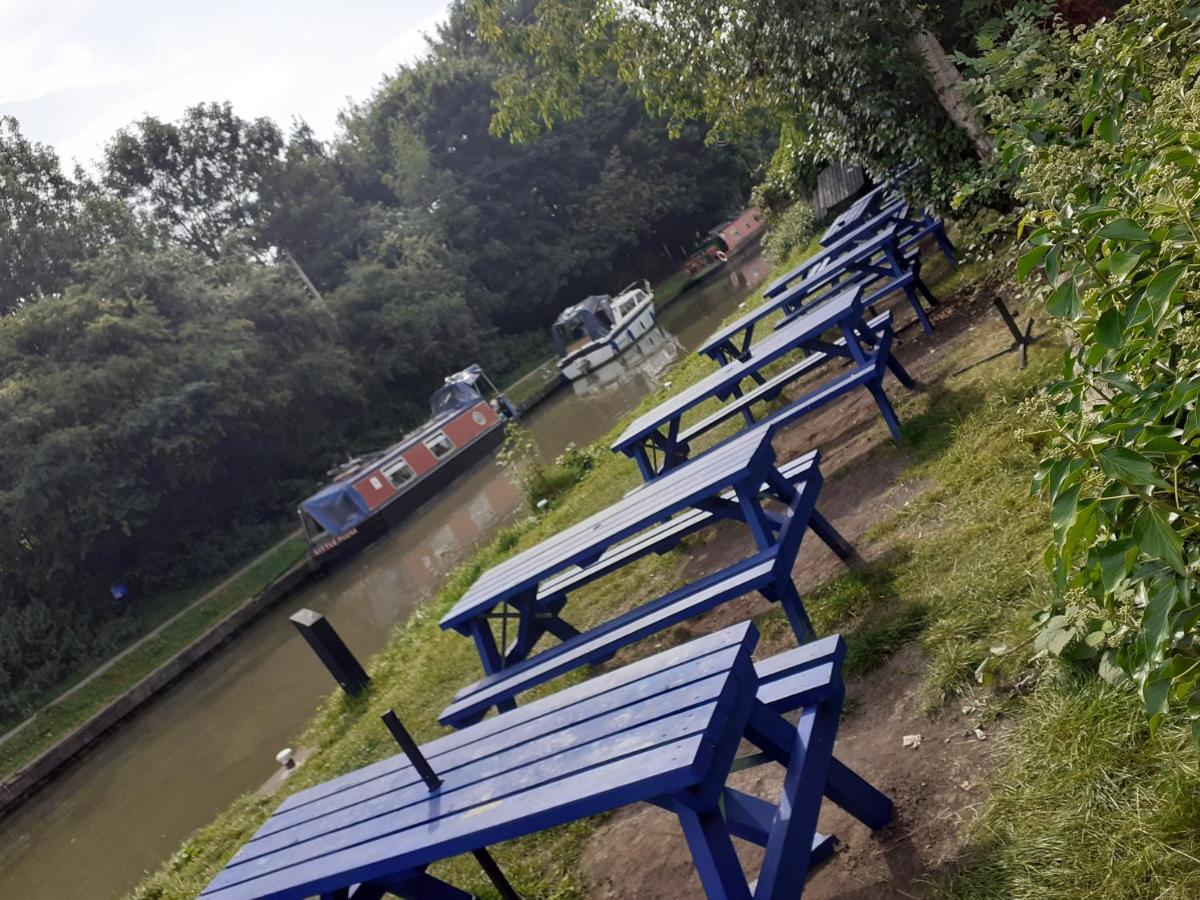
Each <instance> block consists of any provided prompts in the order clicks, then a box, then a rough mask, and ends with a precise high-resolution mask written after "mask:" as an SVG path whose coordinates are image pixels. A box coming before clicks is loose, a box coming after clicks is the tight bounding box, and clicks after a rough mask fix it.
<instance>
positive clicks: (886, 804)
mask: <svg viewBox="0 0 1200 900" xmlns="http://www.w3.org/2000/svg"><path fill="white" fill-rule="evenodd" d="M825 796H826V797H828V798H829V799H830V800H832V801H833V802H834V803H836V804H837V805H838V806H840V807H841V808H842V809H844V810H845V811H846V812H848V813H850V815H852V816H854V818H856V819H858V820H859V821H860V822H862V823H863V824H864V825H866V826H867V827H868V828H870V829H872V830H873V831H878V830H879V829H880V828H883V827H884V826H885V825H887V824H888V822H890V821H891V820H892V801H891V800H890V799H889V798H888V796H887V795H886V794H884V793H883V792H882V791H880V790H878V789H877V788H875V787H873V786H872V785H871V784H869V783H868V782H867V781H866V780H865V779H864V778H863V777H862V776H860V775H859V774H858V773H857V772H855V771H854V770H853V769H851V768H850V767H849V766H847V765H845V764H844V763H841V762H838V760H837V759H831V760H830V761H829V774H828V775H827V776H826V779H825Z"/></svg>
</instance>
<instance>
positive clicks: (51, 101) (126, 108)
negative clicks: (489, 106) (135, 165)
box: [0, 0, 449, 164]
mask: <svg viewBox="0 0 1200 900" xmlns="http://www.w3.org/2000/svg"><path fill="white" fill-rule="evenodd" d="M448 5H449V0H355V2H341V3H338V2H329V0H325V2H320V0H242V2H236V0H158V2H152V0H41V2H39V0H0V114H5V115H12V116H16V118H17V119H19V120H20V122H21V127H22V131H23V132H24V133H25V135H26V136H27V137H29V138H31V139H33V140H36V141H41V142H43V143H47V144H50V145H52V146H53V147H55V148H56V149H57V150H58V152H59V154H60V155H61V156H62V157H63V159H64V161H65V162H67V163H70V161H72V160H78V161H79V162H81V163H85V164H87V163H91V162H93V161H94V160H95V159H96V158H97V157H98V156H99V153H100V150H101V148H102V147H103V145H104V144H105V142H107V140H108V139H109V138H110V137H111V136H112V134H113V132H115V131H116V130H117V129H118V128H120V127H122V126H124V125H128V124H129V123H131V122H133V121H135V120H136V119H138V118H141V117H142V116H144V115H146V114H151V115H155V116H158V117H159V118H163V119H174V118H177V117H178V116H179V115H180V114H181V113H182V112H183V110H184V109H185V108H186V107H187V106H189V105H191V104H194V103H199V102H203V101H208V100H218V101H221V100H230V101H232V103H233V106H234V109H235V111H236V112H237V113H238V114H239V115H241V116H242V117H243V118H252V117H256V116H270V117H271V118H273V119H275V120H276V121H277V122H278V123H279V124H280V125H281V126H282V127H283V128H284V129H285V130H287V128H288V127H289V126H290V124H291V121H292V117H293V116H300V117H302V118H304V119H306V120H307V121H308V122H309V124H311V125H312V126H313V128H315V129H316V131H317V133H318V134H319V135H320V136H321V137H323V138H329V137H332V136H333V134H334V132H335V128H336V117H337V113H338V110H339V109H342V108H343V107H345V106H346V104H347V98H350V99H353V100H363V99H364V98H366V97H367V96H368V95H369V94H370V93H371V92H372V91H373V90H374V88H375V87H376V86H377V85H378V84H379V81H380V79H381V78H382V77H383V76H384V74H385V73H388V72H392V71H394V70H395V69H396V67H397V66H399V65H400V64H401V63H404V62H411V61H412V60H413V59H414V58H416V57H417V56H419V55H420V54H421V53H422V52H423V51H424V48H425V41H424V39H423V38H422V34H423V33H425V32H429V33H432V32H433V30H434V26H435V24H436V23H437V22H438V21H439V20H441V19H442V18H444V16H445V10H446V7H447V6H448Z"/></svg>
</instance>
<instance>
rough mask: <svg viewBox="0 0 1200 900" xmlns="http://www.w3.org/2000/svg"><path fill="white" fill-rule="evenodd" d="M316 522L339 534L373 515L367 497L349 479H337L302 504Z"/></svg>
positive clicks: (331, 532) (306, 512)
mask: <svg viewBox="0 0 1200 900" xmlns="http://www.w3.org/2000/svg"><path fill="white" fill-rule="evenodd" d="M300 509H301V510H303V511H304V512H305V514H307V515H308V516H309V517H310V518H311V519H312V520H313V521H314V522H316V523H317V524H318V525H320V526H321V527H322V528H324V529H325V530H326V531H328V532H329V533H330V534H333V535H338V534H341V533H342V532H343V531H349V530H350V529H351V528H353V527H354V526H355V525H358V524H360V523H361V522H365V521H366V520H367V518H368V517H369V516H370V515H371V510H370V508H369V507H368V506H367V501H366V499H365V498H364V497H363V496H362V494H360V493H359V492H358V491H356V490H355V489H354V485H352V484H351V483H350V482H348V481H335V482H334V483H333V484H331V485H329V486H328V487H324V488H322V489H321V490H319V491H317V493H315V494H313V495H312V496H311V497H309V498H308V499H307V500H305V501H304V502H303V503H301V504H300Z"/></svg>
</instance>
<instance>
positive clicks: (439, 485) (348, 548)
mask: <svg viewBox="0 0 1200 900" xmlns="http://www.w3.org/2000/svg"><path fill="white" fill-rule="evenodd" d="M480 380H486V376H484V375H483V372H482V370H481V369H480V368H479V367H478V366H471V367H470V368H468V369H465V370H463V371H462V372H456V373H455V374H453V375H450V376H448V377H447V378H446V383H445V384H444V385H442V386H441V387H440V388H438V389H437V390H436V391H434V392H433V394H432V396H431V397H430V398H429V405H430V409H431V412H432V415H431V417H430V418H429V420H428V421H426V422H425V424H423V425H422V426H421V427H420V428H418V429H416V430H414V431H412V432H411V433H409V434H408V435H406V436H405V437H404V438H402V439H401V440H400V441H398V442H397V443H395V444H393V445H392V446H390V447H388V448H387V449H386V450H381V451H379V452H378V453H372V454H370V455H369V456H367V457H365V458H361V459H352V460H349V461H348V462H347V463H346V464H345V465H344V466H342V467H341V468H340V469H338V470H337V471H336V472H333V473H331V475H332V477H333V480H332V481H331V482H330V483H329V484H327V485H326V486H325V487H323V488H322V489H321V490H319V491H317V492H316V493H315V494H313V495H312V496H311V497H309V498H308V499H307V500H305V501H304V502H302V503H301V504H300V507H299V514H300V521H301V524H302V525H303V526H304V534H305V537H306V538H307V540H308V553H309V559H310V561H311V562H312V563H313V564H314V565H317V566H320V567H325V566H328V565H330V564H332V563H333V562H334V561H336V560H338V559H342V558H344V557H346V556H348V555H350V554H351V553H353V552H356V551H357V550H359V549H361V548H362V547H363V546H365V545H366V544H368V543H370V542H371V541H372V540H374V539H375V538H377V537H378V536H379V535H380V534H382V533H383V532H385V531H387V530H388V529H389V528H391V527H393V526H395V525H398V524H399V523H401V522H403V521H404V520H405V519H407V518H408V517H409V516H410V515H412V514H413V513H414V512H415V511H416V510H417V509H418V508H419V507H420V506H421V505H422V504H423V503H425V502H426V501H428V500H429V499H431V498H432V497H433V496H434V495H435V494H437V493H438V492H439V491H441V490H442V489H443V488H444V487H446V485H448V484H449V483H450V482H451V481H453V480H454V479H455V478H457V477H458V476H459V475H461V474H463V473H464V472H466V471H467V470H468V469H470V468H471V467H472V466H473V465H474V464H475V463H477V462H479V461H480V460H481V459H483V458H484V457H485V456H487V455H488V454H489V453H491V452H492V451H493V450H495V449H496V447H497V446H499V444H500V442H501V441H502V440H503V439H504V422H505V419H506V416H507V413H508V406H507V403H506V401H505V400H504V398H503V397H497V399H496V401H495V402H496V408H494V407H493V405H492V403H489V402H488V400H487V398H485V397H484V395H483V394H482V393H481V392H480V390H479V386H478V383H479V381H480ZM501 411H503V412H501Z"/></svg>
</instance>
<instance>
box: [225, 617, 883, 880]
mask: <svg viewBox="0 0 1200 900" xmlns="http://www.w3.org/2000/svg"><path fill="white" fill-rule="evenodd" d="M757 639H758V632H757V630H756V629H755V627H754V625H753V623H749V622H747V623H742V624H739V625H735V626H731V627H730V628H726V629H724V630H722V631H719V632H716V633H714V634H710V635H706V636H704V637H701V638H697V639H695V640H693V641H689V642H688V643H685V644H682V645H680V646H677V647H673V648H671V649H670V650H666V651H663V652H661V653H658V654H656V655H654V656H651V657H648V658H646V659H642V660H639V661H637V662H635V663H631V664H630V665H627V666H624V667H622V668H620V669H616V670H613V671H611V672H606V673H604V674H603V675H600V676H598V677H596V678H593V679H590V680H588V681H586V682H584V683H582V684H578V685H575V686H573V687H570V688H567V689H566V690H563V691H559V692H557V693H555V694H553V695H551V696H548V697H544V698H542V699H540V700H538V701H537V702H535V703H531V704H529V705H527V706H524V707H522V708H521V709H518V710H515V711H513V712H510V713H507V714H505V715H503V716H497V717H495V718H492V719H489V720H487V721H484V722H481V723H479V724H478V725H475V726H472V727H471V728H468V729H464V730H462V731H456V732H453V733H450V734H447V735H444V736H442V737H440V738H437V739H436V740H433V741H430V742H429V743H427V744H425V745H424V746H423V747H422V751H423V754H424V755H425V756H426V758H427V759H428V760H429V763H430V765H431V766H432V767H433V769H434V770H435V771H436V772H437V773H438V775H439V777H440V778H441V779H442V783H441V784H440V785H439V786H438V787H437V788H436V789H435V790H434V791H432V792H430V791H429V789H428V788H427V786H426V785H425V783H424V782H423V781H422V779H421V777H420V775H419V773H418V771H417V769H416V768H415V767H414V766H413V764H412V762H411V760H410V759H409V758H408V757H407V756H406V755H404V754H398V755H396V756H392V757H390V758H388V759H383V760H380V761H378V762H375V763H372V764H370V765H367V766H364V767H362V768H360V769H358V770H356V771H353V772H349V773H347V774H345V775H342V776H340V777H338V778H334V779H332V780H330V781H327V782H324V783H322V784H318V785H315V786H313V787H311V788H308V789H306V790H303V791H300V792H298V793H296V794H293V795H292V796H291V797H288V798H287V799H285V800H284V801H283V802H282V803H281V804H280V806H279V807H278V809H277V810H276V811H275V813H274V814H273V815H272V816H271V818H270V819H269V820H268V821H267V822H265V823H264V824H263V825H262V826H261V827H260V828H259V829H258V831H257V832H256V833H255V834H254V836H253V837H252V838H251V839H250V841H249V842H247V843H246V844H245V845H244V846H243V847H242V849H241V850H239V851H238V853H237V854H236V855H235V856H234V857H233V858H232V859H231V860H230V861H229V863H228V864H227V865H226V867H225V868H224V869H223V871H221V872H220V873H219V874H218V875H217V876H216V878H214V879H213V881H212V882H211V883H210V884H209V885H208V886H207V887H206V888H205V889H204V891H203V892H202V894H201V896H202V898H204V900H260V898H267V897H270V898H278V900H292V898H297V900H298V898H304V897H313V896H317V897H319V898H321V900H335V898H337V900H345V898H347V897H353V898H355V900H378V898H380V897H382V896H384V895H385V894H387V893H392V894H396V895H398V896H400V897H414V898H415V897H425V898H432V897H439V898H446V900H451V898H453V900H466V898H468V897H469V895H468V894H467V893H466V892H464V891H462V890H461V889H459V888H457V887H455V886H453V885H451V884H448V883H447V882H445V881H442V880H440V879H438V878H437V877H435V876H434V875H432V874H430V873H429V872H428V871H427V869H428V867H429V866H431V865H432V864H434V863H436V862H438V861H439V860H444V859H448V858H450V857H453V856H456V855H458V854H462V853H469V852H472V851H476V850H480V849H482V848H485V847H488V846H490V845H493V844H497V843H500V842H503V841H508V840H512V839H514V838H519V837H522V836H525V835H530V834H535V833H537V832H540V831H543V830H545V829H548V828H552V827H555V826H558V825H564V824H567V823H569V822H574V821H577V820H579V819H582V818H585V817H587V816H592V815H596V814H599V813H604V812H608V811H611V810H615V809H618V808H620V807H623V806H627V805H629V804H632V803H638V802H649V803H653V804H655V805H657V806H660V807H662V808H664V809H668V810H670V811H671V812H672V813H673V814H674V815H676V816H677V817H678V820H679V823H680V826H681V829H682V831H683V836H684V839H685V840H686V841H687V844H688V846H689V848H690V850H691V853H692V856H693V858H694V860H695V863H696V871H697V874H698V875H699V877H700V879H701V882H702V885H703V888H704V891H705V893H706V894H707V895H708V896H709V897H714V898H716V897H720V898H738V900H743V898H745V900H749V898H750V896H751V895H752V894H753V896H754V897H756V898H760V900H784V898H797V897H799V896H800V895H801V893H802V891H803V886H804V882H805V879H806V877H807V875H808V873H809V872H810V871H811V869H812V868H813V866H814V865H816V864H817V863H818V862H819V861H820V860H821V859H822V858H824V857H827V856H828V855H829V851H830V850H831V849H832V846H833V844H834V842H835V840H836V838H834V837H833V836H831V835H828V836H827V835H822V834H820V833H818V832H817V818H818V815H819V813H820V810H821V806H822V803H823V800H824V799H828V800H830V801H832V802H833V803H835V804H837V805H838V806H840V807H842V808H843V809H845V810H846V811H847V812H848V813H849V814H850V815H852V816H854V817H855V818H857V819H858V820H859V821H861V822H863V823H864V824H866V825H867V826H868V827H870V828H872V829H879V828H883V827H884V826H886V825H887V824H888V822H889V821H890V819H891V816H892V803H891V800H890V799H889V798H888V797H887V796H886V795H884V794H882V793H881V792H879V791H878V790H877V789H875V788H874V787H872V786H871V785H870V784H869V783H868V782H867V781H865V780H864V779H863V778H862V777H860V776H859V775H858V774H857V773H855V772H853V771H852V770H851V769H849V768H848V767H847V766H845V765H843V764H842V763H840V762H839V761H838V760H837V759H836V758H835V757H834V749H835V741H836V737H837V728H838V721H839V718H840V715H841V709H842V705H843V698H844V694H845V688H844V685H843V681H842V675H841V664H842V661H843V659H844V657H845V652H846V647H845V642H844V641H843V640H842V639H841V638H840V637H837V636H834V637H829V638H825V639H822V640H819V641H815V642H812V643H810V644H807V645H805V646H804V647H801V648H799V649H798V650H793V651H789V652H788V653H786V654H783V655H782V656H781V657H772V658H770V659H767V660H764V661H762V662H759V663H757V664H755V663H754V662H753V661H752V656H751V654H752V653H753V650H754V647H755V645H756V643H757ZM789 709H799V710H801V713H800V717H799V721H798V723H797V724H795V725H793V724H790V723H789V722H788V721H787V720H785V719H784V718H783V717H782V712H783V711H785V710H789ZM743 740H746V741H749V743H750V744H751V745H753V748H755V750H756V751H757V752H751V753H748V754H747V753H744V752H741V755H739V753H740V751H741V747H742V742H743ZM762 764H778V765H781V766H782V767H783V768H784V770H785V772H786V774H785V777H784V780H783V786H782V788H781V790H780V793H779V797H778V802H771V801H768V800H762V799H759V798H757V797H754V796H752V795H749V794H746V793H743V792H741V791H739V790H737V789H735V788H733V787H731V786H730V785H729V784H728V779H729V775H730V773H731V772H733V771H734V770H735V769H738V768H749V767H751V766H754V765H762ZM735 836H736V837H740V838H743V839H745V840H748V841H751V842H753V843H755V844H758V845H759V846H762V847H764V848H765V850H766V852H765V854H764V857H763V862H762V864H761V866H760V867H759V868H758V871H757V873H756V874H757V883H756V885H752V884H750V883H748V882H747V878H746V876H745V875H744V874H743V871H742V867H741V865H740V863H739V862H738V859H737V856H736V853H735V850H734V846H733V842H732V838H733V837H735ZM752 877H753V876H752Z"/></svg>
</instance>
